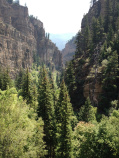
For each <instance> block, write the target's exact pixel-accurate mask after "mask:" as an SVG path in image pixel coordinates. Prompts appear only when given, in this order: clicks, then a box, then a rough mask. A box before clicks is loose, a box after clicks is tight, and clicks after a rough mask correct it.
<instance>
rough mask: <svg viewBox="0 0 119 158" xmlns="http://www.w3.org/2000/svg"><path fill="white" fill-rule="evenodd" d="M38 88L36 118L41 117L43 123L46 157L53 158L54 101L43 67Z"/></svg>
mask: <svg viewBox="0 0 119 158" xmlns="http://www.w3.org/2000/svg"><path fill="white" fill-rule="evenodd" d="M38 88H39V89H38V116H41V117H42V119H43V121H44V133H45V137H44V140H45V142H46V145H47V150H48V156H49V157H53V155H54V141H55V140H54V139H55V133H54V132H55V120H54V101H53V93H52V88H51V84H50V82H49V77H48V74H47V71H46V68H45V67H43V68H42V69H41V72H40V79H39V87H38Z"/></svg>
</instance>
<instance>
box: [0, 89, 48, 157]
mask: <svg viewBox="0 0 119 158" xmlns="http://www.w3.org/2000/svg"><path fill="white" fill-rule="evenodd" d="M43 136H44V134H43V121H42V119H41V118H39V119H38V120H37V121H36V114H35V113H34V110H33V109H30V108H29V107H28V105H26V103H25V102H24V101H23V100H22V98H21V97H20V98H17V91H16V90H15V88H12V89H9V90H6V91H0V157H1V158H5V157H9V158H13V157H19V158H22V157H27V158H35V157H36V158H37V157H43V156H44V155H45V154H46V151H45V144H44V142H43Z"/></svg>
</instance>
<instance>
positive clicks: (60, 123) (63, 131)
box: [55, 80, 73, 158]
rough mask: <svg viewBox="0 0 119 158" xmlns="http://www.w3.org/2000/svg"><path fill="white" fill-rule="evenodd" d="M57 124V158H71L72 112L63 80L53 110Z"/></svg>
mask: <svg viewBox="0 0 119 158" xmlns="http://www.w3.org/2000/svg"><path fill="white" fill-rule="evenodd" d="M55 113H56V122H57V124H56V125H57V147H56V157H57V158H61V157H62V158H66V157H68V158H72V127H71V121H72V116H73V110H72V106H71V103H70V98H69V95H68V92H67V88H66V86H65V83H64V80H63V81H62V83H61V86H60V95H59V100H58V103H57V106H56V109H55Z"/></svg>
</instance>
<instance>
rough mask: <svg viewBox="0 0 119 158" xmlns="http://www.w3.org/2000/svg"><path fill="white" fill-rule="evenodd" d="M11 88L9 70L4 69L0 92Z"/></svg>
mask: <svg viewBox="0 0 119 158" xmlns="http://www.w3.org/2000/svg"><path fill="white" fill-rule="evenodd" d="M11 86H12V80H11V78H10V76H9V70H8V69H6V70H4V72H3V77H2V90H6V89H7V88H8V87H11Z"/></svg>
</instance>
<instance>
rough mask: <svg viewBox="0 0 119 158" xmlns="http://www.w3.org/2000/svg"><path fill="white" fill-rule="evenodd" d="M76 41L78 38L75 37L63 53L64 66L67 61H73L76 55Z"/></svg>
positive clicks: (67, 44)
mask: <svg viewBox="0 0 119 158" xmlns="http://www.w3.org/2000/svg"><path fill="white" fill-rule="evenodd" d="M75 40H76V36H75V37H73V38H72V39H71V40H70V41H68V42H67V43H66V45H65V48H64V49H63V50H62V51H61V52H62V56H63V64H64V65H65V64H66V62H67V61H70V60H72V59H73V55H74V54H75V50H76V45H75Z"/></svg>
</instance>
